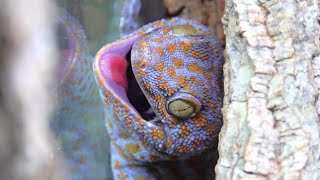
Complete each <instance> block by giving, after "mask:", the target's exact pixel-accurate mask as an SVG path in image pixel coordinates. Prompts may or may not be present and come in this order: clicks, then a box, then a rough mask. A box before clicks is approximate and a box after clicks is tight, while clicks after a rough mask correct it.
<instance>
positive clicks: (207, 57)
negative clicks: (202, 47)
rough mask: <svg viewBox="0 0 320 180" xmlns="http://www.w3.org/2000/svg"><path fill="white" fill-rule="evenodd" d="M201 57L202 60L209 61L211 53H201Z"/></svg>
mask: <svg viewBox="0 0 320 180" xmlns="http://www.w3.org/2000/svg"><path fill="white" fill-rule="evenodd" d="M200 59H201V61H207V60H208V59H209V54H208V53H202V54H200Z"/></svg>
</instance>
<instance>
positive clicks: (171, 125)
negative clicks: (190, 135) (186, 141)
mask: <svg viewBox="0 0 320 180" xmlns="http://www.w3.org/2000/svg"><path fill="white" fill-rule="evenodd" d="M178 122H179V121H178V119H176V118H172V119H171V121H169V127H170V128H174V127H176V125H177V124H178Z"/></svg>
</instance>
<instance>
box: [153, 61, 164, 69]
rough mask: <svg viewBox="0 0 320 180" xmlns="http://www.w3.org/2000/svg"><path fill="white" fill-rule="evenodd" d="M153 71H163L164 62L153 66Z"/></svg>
mask: <svg viewBox="0 0 320 180" xmlns="http://www.w3.org/2000/svg"><path fill="white" fill-rule="evenodd" d="M154 70H156V71H163V70H164V62H163V61H161V62H159V63H158V64H156V65H155V67H154Z"/></svg>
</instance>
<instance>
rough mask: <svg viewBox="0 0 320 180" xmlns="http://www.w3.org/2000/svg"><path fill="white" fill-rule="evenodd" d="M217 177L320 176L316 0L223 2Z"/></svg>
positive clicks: (319, 57) (233, 0)
mask: <svg viewBox="0 0 320 180" xmlns="http://www.w3.org/2000/svg"><path fill="white" fill-rule="evenodd" d="M225 3H226V4H225V14H224V17H223V25H224V32H225V34H226V49H225V66H224V77H225V99H224V108H223V114H224V126H223V128H222V130H221V133H220V141H219V154H220V159H219V161H218V164H217V166H216V174H217V176H216V178H217V179H308V180H309V179H320V163H319V161H320V138H319V130H320V129H319V115H320V100H319V92H320V56H319V25H318V23H317V16H318V15H317V13H318V12H319V8H318V2H317V1H316V0H301V1H294V0H288V1H277V0H272V1H266V0H259V1H258V0H250V1H248V0H226V2H225Z"/></svg>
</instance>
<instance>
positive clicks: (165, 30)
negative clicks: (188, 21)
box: [162, 27, 171, 33]
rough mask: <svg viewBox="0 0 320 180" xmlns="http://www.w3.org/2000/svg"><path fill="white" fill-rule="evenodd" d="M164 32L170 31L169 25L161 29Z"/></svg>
mask: <svg viewBox="0 0 320 180" xmlns="http://www.w3.org/2000/svg"><path fill="white" fill-rule="evenodd" d="M162 31H163V32H164V33H168V32H169V31H171V27H165V28H163V30H162Z"/></svg>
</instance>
